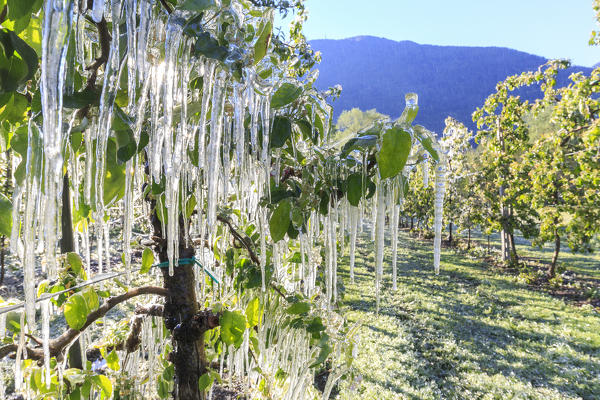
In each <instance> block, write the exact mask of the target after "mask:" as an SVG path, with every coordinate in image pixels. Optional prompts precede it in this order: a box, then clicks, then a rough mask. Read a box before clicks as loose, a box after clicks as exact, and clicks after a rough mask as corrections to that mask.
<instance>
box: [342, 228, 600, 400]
mask: <svg viewBox="0 0 600 400" xmlns="http://www.w3.org/2000/svg"><path fill="white" fill-rule="evenodd" d="M401 235H402V240H401V245H400V246H399V247H400V248H402V250H401V253H400V255H399V261H398V290H397V291H392V285H391V277H390V275H391V262H390V252H389V251H388V249H386V264H385V267H384V268H385V281H384V289H383V293H382V302H381V304H382V308H381V311H380V313H379V315H376V314H375V291H374V287H375V283H374V275H373V267H372V266H373V263H374V261H373V249H372V248H373V245H372V244H369V242H370V241H369V240H368V237H367V236H366V235H365V236H364V237H362V240H363V241H362V242H361V244H360V245H359V246H357V249H358V254H357V263H356V282H355V283H354V284H352V283H351V282H350V279H349V275H348V270H347V262H345V263H344V265H342V267H341V268H342V269H343V272H342V274H341V276H342V277H343V283H344V284H345V285H346V288H345V289H346V292H345V297H344V309H345V311H346V315H347V317H348V318H349V319H350V320H352V321H359V322H361V323H362V325H363V326H362V327H361V329H360V335H359V339H360V343H359V346H358V356H357V358H356V360H355V364H354V367H355V370H356V373H357V374H358V375H360V376H361V377H362V381H361V382H360V383H357V382H355V383H354V385H351V383H345V384H343V385H342V388H341V391H340V394H339V395H338V399H513V398H514V399H544V400H545V399H600V313H599V312H598V311H597V310H595V309H593V308H592V307H591V306H583V307H576V306H573V305H570V304H565V302H564V301H562V300H559V299H556V298H553V297H551V296H549V295H548V294H545V293H542V292H540V291H535V290H532V289H531V288H528V287H527V286H526V285H524V284H521V283H519V282H518V280H517V279H516V278H515V277H513V276H509V275H505V274H501V273H494V271H493V270H492V269H491V268H490V267H489V266H487V265H485V264H484V263H483V262H482V261H480V260H478V259H471V258H469V257H468V256H467V255H464V254H459V253H456V252H454V251H452V250H448V249H444V251H443V253H442V272H441V274H440V275H439V276H435V275H434V274H433V267H432V258H433V256H432V246H431V242H421V241H418V240H415V239H412V238H409V237H408V236H407V235H406V234H405V233H402V234H401ZM588 257H589V256H588ZM571 260H572V261H571V264H572V265H573V268H581V269H585V270H586V271H590V272H589V273H590V274H591V275H596V276H598V274H599V273H600V263H598V262H594V261H596V260H597V259H596V258H594V257H591V258H587V257H579V256H576V257H574V258H571ZM578 260H582V263H583V264H579V263H578ZM590 260H592V261H590ZM345 261H347V258H345ZM351 386H354V387H351Z"/></svg>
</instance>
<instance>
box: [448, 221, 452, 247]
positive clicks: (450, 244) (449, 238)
mask: <svg viewBox="0 0 600 400" xmlns="http://www.w3.org/2000/svg"><path fill="white" fill-rule="evenodd" d="M448 232H449V236H448V246H450V247H451V246H452V221H450V224H449V226H448Z"/></svg>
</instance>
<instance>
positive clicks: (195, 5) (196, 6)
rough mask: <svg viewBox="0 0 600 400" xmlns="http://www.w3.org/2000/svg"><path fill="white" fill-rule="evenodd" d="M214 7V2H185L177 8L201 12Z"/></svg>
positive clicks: (189, 0) (205, 0)
mask: <svg viewBox="0 0 600 400" xmlns="http://www.w3.org/2000/svg"><path fill="white" fill-rule="evenodd" d="M214 7H216V4H215V0H185V1H184V2H183V4H181V5H180V6H179V7H178V8H179V9H180V10H187V11H195V12H201V11H206V10H209V9H211V8H214Z"/></svg>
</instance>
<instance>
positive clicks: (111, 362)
mask: <svg viewBox="0 0 600 400" xmlns="http://www.w3.org/2000/svg"><path fill="white" fill-rule="evenodd" d="M105 360H106V365H107V366H108V368H110V369H112V370H113V371H118V370H120V369H121V365H120V364H119V356H118V354H117V352H116V351H114V350H112V351H111V352H110V353H108V354H107V355H106V358H105Z"/></svg>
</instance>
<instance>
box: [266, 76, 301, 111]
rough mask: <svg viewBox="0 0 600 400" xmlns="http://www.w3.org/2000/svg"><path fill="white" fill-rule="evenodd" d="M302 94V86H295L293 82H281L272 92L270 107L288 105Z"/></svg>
mask: <svg viewBox="0 0 600 400" xmlns="http://www.w3.org/2000/svg"><path fill="white" fill-rule="evenodd" d="M301 94H302V87H300V86H296V85H294V84H293V83H287V82H286V83H284V84H282V85H281V86H280V87H279V88H278V89H277V90H276V91H275V93H274V94H273V97H272V98H271V108H275V109H277V108H281V107H285V106H287V105H289V104H290V103H292V102H293V101H295V100H297V99H298V97H300V95H301Z"/></svg>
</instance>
